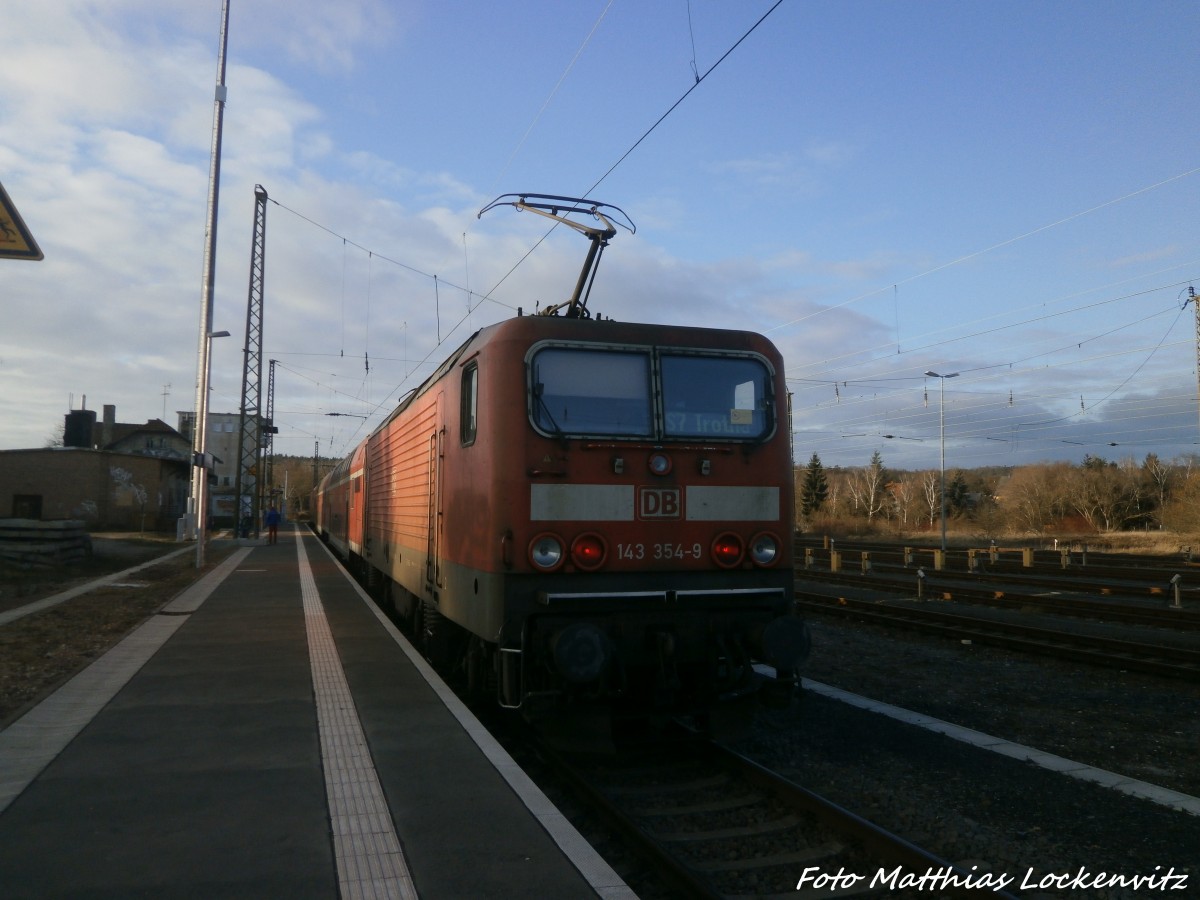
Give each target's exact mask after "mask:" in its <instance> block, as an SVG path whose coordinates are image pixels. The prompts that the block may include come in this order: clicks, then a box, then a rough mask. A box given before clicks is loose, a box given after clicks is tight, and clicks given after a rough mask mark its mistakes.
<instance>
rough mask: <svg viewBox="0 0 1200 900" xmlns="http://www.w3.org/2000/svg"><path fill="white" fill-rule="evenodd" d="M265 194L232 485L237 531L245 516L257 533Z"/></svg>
mask: <svg viewBox="0 0 1200 900" xmlns="http://www.w3.org/2000/svg"><path fill="white" fill-rule="evenodd" d="M266 251H267V191H266V188H264V187H263V186H262V185H261V184H256V185H255V186H254V234H253V236H252V237H251V239H250V291H249V295H248V298H247V301H246V344H245V347H244V348H243V350H242V353H243V357H244V359H243V362H242V407H241V432H240V434H239V435H238V468H237V480H236V482H235V484H234V496H235V497H237V517H238V521H237V523H236V526H237V528H239V529H241V527H242V522H243V521H244V520H245V517H246V516H249V517H250V530H252V531H253V532H254V534H255V535H256V536H257V535H258V533H259V524H258V521H259V508H260V507H259V490H258V485H259V483H260V481H259V478H260V474H261V473H262V465H261V457H262V438H263V421H262V340H263V287H264V282H265V280H266Z"/></svg>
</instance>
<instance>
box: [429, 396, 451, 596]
mask: <svg viewBox="0 0 1200 900" xmlns="http://www.w3.org/2000/svg"><path fill="white" fill-rule="evenodd" d="M444 399H445V394H443V393H439V394H438V396H437V411H436V413H435V417H434V423H433V434H431V435H430V436H429V498H428V500H429V518H428V522H427V523H426V524H427V532H428V537H427V540H426V548H425V591H426V593H427V594H430V595H431V596H433V597H435V598H436V597H437V589H438V588H439V587H441V586H442V561H441V551H442V521H443V518H444V517H443V516H442V459H443V455H442V454H443V448H442V439H443V437H444V435H445V431H446V428H445V420H444V417H443V410H444V405H445V404H444V403H443V402H442V401H443V400H444Z"/></svg>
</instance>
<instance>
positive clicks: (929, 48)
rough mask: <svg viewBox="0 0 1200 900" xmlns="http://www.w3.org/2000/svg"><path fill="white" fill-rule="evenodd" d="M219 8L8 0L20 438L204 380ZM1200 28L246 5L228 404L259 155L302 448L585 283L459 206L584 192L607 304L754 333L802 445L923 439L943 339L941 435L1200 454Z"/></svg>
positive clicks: (1156, 14) (488, 7)
mask: <svg viewBox="0 0 1200 900" xmlns="http://www.w3.org/2000/svg"><path fill="white" fill-rule="evenodd" d="M220 11H221V4H220V0H204V2H198V0H189V2H182V0H179V2H161V0H102V2H94V0H92V2H84V0H55V2H52V3H44V4H20V5H17V6H15V7H14V8H13V9H11V10H6V14H5V45H6V48H5V53H4V54H3V55H2V57H0V182H2V183H3V184H4V186H5V188H6V189H7V190H8V192H9V194H10V196H11V197H12V199H13V201H14V203H15V204H16V206H17V208H18V210H19V211H20V213H21V215H22V217H23V218H24V220H25V223H26V225H27V226H28V227H29V228H30V230H31V231H32V233H33V234H34V236H35V238H36V239H37V240H38V242H39V244H40V245H41V247H42V249H43V251H44V252H45V256H46V258H45V260H43V261H41V262H37V263H31V262H27V261H11V260H0V295H2V296H3V304H4V308H5V310H6V312H7V313H8V315H6V317H5V318H6V325H5V328H4V329H3V330H2V331H0V449H7V448H17V447H35V446H41V445H43V444H44V443H45V441H46V439H47V438H48V437H49V436H50V435H51V434H52V433H53V432H54V431H55V430H56V429H57V428H58V427H59V426H60V424H61V422H62V417H63V415H64V414H65V413H66V412H67V410H68V409H69V408H71V407H72V406H73V407H74V408H78V407H79V406H80V405H81V403H82V402H83V397H84V395H86V397H87V405H88V407H89V408H93V409H99V408H100V407H101V406H102V405H103V404H105V403H112V404H115V405H116V406H117V412H118V419H119V420H121V421H125V422H138V421H145V420H146V419H149V418H154V417H162V418H165V419H166V420H167V421H168V422H169V423H171V424H174V423H175V421H176V411H177V410H190V409H192V407H193V406H194V392H195V377H196V359H195V356H196V350H195V348H196V342H197V337H198V317H199V304H200V281H201V278H200V276H201V267H202V260H203V249H204V216H205V199H206V195H207V187H208V168H209V143H210V138H211V129H212V112H213V103H212V97H213V86H214V82H215V73H216V60H217V47H218V37H219V25H220ZM767 13H769V15H766V18H765V19H763V21H762V22H761V24H759V25H758V26H757V28H755V27H754V26H755V23H756V22H758V21H759V19H761V18H762V17H763V16H764V14H767ZM1198 25H1200V7H1197V6H1196V4H1195V3H1192V2H1155V0H1150V2H1124V3H1112V2H1108V3H1106V2H1098V3H1089V4H1078V3H1068V2H1036V3H1035V2H1009V3H1003V4H998V3H982V2H923V3H884V2H853V0H851V2H839V3H813V2H807V3H806V2H800V0H784V2H782V3H780V4H779V5H778V6H777V7H775V6H774V0H764V2H761V3H759V2H746V3H736V4H735V3H728V2H718V0H690V2H688V0H671V2H660V3H652V4H648V3H632V2H629V0H611V2H610V0H586V2H584V0H576V2H549V0H546V2H520V3H504V4H497V3H485V2H461V3H453V4H445V3H433V2H423V0H413V2H385V0H344V2H340V3H338V4H329V3H325V2H316V0H232V3H231V16H230V30H229V57H228V58H229V65H228V71H227V75H226V82H227V85H228V91H229V100H228V103H227V106H226V112H225V129H224V145H223V159H222V182H221V195H220V220H219V228H218V238H219V240H218V251H217V284H216V299H215V309H214V327H215V328H217V329H227V330H229V331H231V332H233V335H234V336H233V337H232V338H226V339H223V340H218V341H216V343H215V346H214V371H213V393H212V400H211V408H212V409H213V410H214V411H235V410H236V409H237V407H238V405H239V398H240V378H241V346H242V341H243V336H244V327H245V315H246V297H247V291H248V275H249V250H250V230H251V227H252V223H253V204H254V197H253V188H254V185H255V184H262V185H263V186H264V187H265V188H266V189H267V191H268V193H269V195H270V197H271V198H272V201H274V202H272V204H271V205H270V206H269V207H268V226H267V263H266V311H265V326H264V334H265V341H264V345H265V346H264V356H266V357H267V358H270V359H276V360H278V362H277V369H276V388H275V408H276V419H277V424H278V425H279V426H280V429H281V431H280V435H279V436H278V438H277V443H276V447H277V450H279V451H280V452H288V453H296V454H300V455H308V454H311V453H312V451H313V448H314V443H319V446H320V450H321V453H322V454H323V455H332V454H342V453H344V452H346V451H347V450H348V449H349V448H350V447H351V446H352V445H353V443H355V442H357V441H358V440H360V439H361V438H362V436H363V435H364V434H365V433H366V432H367V431H368V430H369V429H370V428H371V427H372V426H373V425H374V424H377V423H378V422H379V421H380V420H381V419H382V418H383V416H385V415H386V414H387V412H388V411H389V410H390V409H391V408H392V406H393V405H394V402H395V400H396V398H397V397H399V396H400V395H401V394H402V393H404V392H405V391H406V390H407V389H408V388H410V387H412V386H413V385H414V384H416V383H417V382H419V381H420V379H421V378H423V377H424V376H425V375H426V374H428V372H429V371H430V370H431V369H432V367H433V366H434V365H436V363H437V362H439V361H440V360H441V359H442V358H443V357H444V356H445V355H446V354H447V353H448V352H449V351H450V350H452V349H453V347H454V346H456V345H457V344H458V343H459V342H460V341H461V340H462V339H464V338H465V337H466V336H467V335H468V334H469V333H470V331H471V330H473V329H475V328H478V327H480V326H482V325H486V324H489V323H490V322H494V321H497V320H498V319H500V318H504V317H506V316H509V315H513V314H515V310H516V308H517V307H522V308H524V309H525V310H526V311H529V310H532V309H533V308H534V307H535V306H536V305H539V304H540V305H546V304H548V303H555V302H558V301H560V300H562V299H565V297H566V296H567V295H568V294H569V292H570V289H571V288H572V287H573V285H574V282H575V278H576V275H577V272H578V268H579V265H580V263H581V262H582V259H583V255H584V253H585V251H586V243H585V242H584V241H583V240H582V239H580V238H578V237H577V236H575V235H574V234H570V233H567V232H565V231H563V230H561V229H560V230H559V231H556V232H555V233H554V234H552V235H551V236H550V238H549V239H548V240H546V241H545V242H544V243H542V244H541V245H540V246H538V248H537V249H536V250H535V251H534V252H533V253H532V254H531V255H530V256H529V257H528V258H527V259H526V260H525V261H524V262H523V263H521V264H520V265H519V266H517V263H518V262H519V261H520V260H521V259H522V257H524V256H525V254H526V253H527V251H529V250H530V248H531V247H533V246H534V244H535V243H536V242H537V239H538V238H539V237H541V236H542V235H543V234H544V233H545V228H544V227H543V222H542V220H538V219H536V218H535V217H533V216H529V215H526V214H519V213H517V212H515V211H514V210H512V209H509V208H502V209H498V210H494V211H492V212H489V213H488V214H486V215H485V216H483V217H482V218H477V215H476V214H477V213H478V211H479V210H480V209H481V208H482V207H483V206H484V205H485V204H486V203H487V202H488V201H490V200H491V199H493V198H494V197H495V196H496V195H498V194H501V193H506V192H517V191H529V192H539V193H549V194H567V195H582V194H583V193H585V192H587V191H589V190H591V194H590V196H592V197H593V198H595V199H598V200H601V201H605V202H608V203H612V204H615V205H617V206H619V207H621V208H622V209H624V210H625V211H626V212H627V213H628V214H629V216H630V218H632V220H633V221H634V222H635V223H636V225H637V233H636V235H630V234H628V233H627V232H624V231H622V232H621V233H620V234H619V235H618V236H617V237H616V238H615V239H614V240H613V242H612V245H611V247H610V248H609V249H608V250H607V251H606V254H605V256H604V261H603V264H602V266H601V269H600V273H599V277H598V279H597V282H596V288H595V291H594V293H593V299H592V301H591V305H592V308H593V309H595V310H596V311H598V312H602V313H604V314H605V315H609V316H612V317H614V318H619V319H629V320H632V319H644V320H649V321H661V322H678V323H687V324H701V325H714V326H720V327H737V328H748V329H751V330H755V331H761V332H763V333H765V334H767V335H768V336H769V337H770V338H771V339H772V340H774V341H775V342H776V343H777V344H778V345H779V347H780V349H781V350H782V351H783V353H784V356H785V359H786V361H787V369H788V372H787V374H788V378H789V383H790V385H791V387H792V389H793V392H794V397H793V405H794V432H795V449H796V457H797V459H798V461H800V462H801V463H803V462H806V461H807V459H808V458H809V456H810V455H811V454H812V453H813V452H817V453H819V455H820V456H821V459H822V461H823V462H824V463H825V464H826V465H842V466H854V465H864V464H866V463H867V462H868V461H869V459H870V457H871V454H872V452H874V451H875V450H879V451H880V452H881V453H882V454H883V457H884V460H885V462H887V463H888V464H889V465H891V466H895V467H904V468H935V467H937V465H938V462H939V449H940V448H939V443H940V442H939V431H938V411H939V391H938V389H939V383H938V380H937V379H933V378H927V377H924V376H923V375H922V373H923V372H925V371H928V370H932V371H937V372H940V373H944V374H949V373H953V372H957V373H960V374H959V375H958V376H957V377H956V378H953V379H948V380H947V381H946V382H945V420H946V458H947V466H948V467H955V466H976V465H1019V464H1025V463H1032V462H1037V461H1040V460H1050V459H1068V460H1074V461H1079V460H1081V459H1082V458H1083V457H1084V455H1085V454H1092V455H1099V456H1103V457H1105V458H1108V459H1114V460H1115V459H1123V458H1133V459H1135V460H1138V461H1140V460H1141V459H1142V458H1144V456H1145V455H1146V454H1147V453H1150V452H1154V453H1157V454H1159V455H1160V456H1162V457H1164V458H1166V459H1174V458H1177V457H1181V456H1183V455H1187V454H1194V453H1196V452H1197V448H1198V446H1200V413H1198V407H1197V376H1196V319H1195V312H1194V305H1192V304H1188V303H1186V302H1185V301H1186V300H1187V296H1188V292H1187V289H1188V286H1189V285H1193V284H1195V283H1196V282H1197V281H1200V241H1198V240H1197V234H1200V229H1197V227H1196V215H1197V213H1196V211H1197V209H1200V151H1198V149H1197V148H1200V142H1197V140H1196V138H1195V127H1194V117H1195V110H1196V109H1197V108H1200V103H1198V102H1197V101H1198V99H1200V98H1198V97H1197V90H1196V79H1195V77H1194V45H1195V41H1196V37H1197V35H1198V34H1200V28H1198V27H1197V26H1198ZM752 29H753V30H752ZM748 32H749V34H747V33H748ZM743 37H744V40H742V42H741V43H740V44H738V41H739V40H740V39H742V38H743ZM735 44H736V45H737V46H736V49H732V51H731V48H734V46H735ZM730 51H731V52H730ZM727 52H728V55H727V56H725V54H726V53H727ZM722 57H724V58H723V59H722ZM718 62H719V64H718ZM699 76H703V79H702V80H701V81H700V82H699V83H698V84H697V78H698V77H699ZM689 89H691V91H690V93H687V92H688V91H689ZM685 93H687V96H686V98H685V99H683V100H682V102H680V103H679V105H678V106H677V107H676V108H675V109H674V110H673V111H672V112H671V114H670V115H669V116H667V118H666V119H665V120H664V121H662V122H661V124H659V125H658V126H657V127H656V128H654V130H653V131H652V132H651V133H650V134H649V135H648V136H646V137H645V139H644V140H643V141H642V142H641V143H640V144H638V145H637V147H636V149H634V150H633V151H632V152H630V153H629V155H628V156H627V157H626V158H625V159H624V160H623V161H621V162H620V164H619V165H617V166H616V168H615V169H613V166H614V164H616V163H617V162H618V160H621V157H622V155H623V154H625V153H626V152H627V151H629V150H630V148H631V147H634V145H635V144H636V143H637V142H638V140H639V138H642V136H643V135H644V134H646V132H647V130H648V129H650V128H651V126H653V125H654V123H655V122H656V121H657V120H658V119H659V117H660V116H662V115H663V114H664V113H666V112H667V111H668V110H669V109H670V108H671V107H672V105H673V104H675V103H676V101H679V100H680V98H681V97H683V96H684V94H685ZM610 170H611V171H610ZM514 266H517V267H516V268H515V270H514V269H513V267H514ZM510 270H511V274H509V273H510ZM435 275H436V276H437V278H436V280H435V279H434V277H433V276H435ZM17 311H19V315H15V313H16V312H17ZM168 385H169V387H167V386H168ZM330 412H338V413H343V414H348V415H342V416H329V415H327V413H330ZM355 416H365V417H366V418H364V419H358V418H355ZM889 434H890V435H892V437H890V438H888V437H886V435H889Z"/></svg>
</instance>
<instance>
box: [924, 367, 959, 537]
mask: <svg viewBox="0 0 1200 900" xmlns="http://www.w3.org/2000/svg"><path fill="white" fill-rule="evenodd" d="M925 375H926V376H927V377H929V378H936V379H937V380H938V432H939V433H940V435H941V444H942V487H941V494H942V553H945V552H946V379H947V378H957V377H958V373H957V372H950V373H949V374H947V375H939V374H938V373H937V372H926V373H925Z"/></svg>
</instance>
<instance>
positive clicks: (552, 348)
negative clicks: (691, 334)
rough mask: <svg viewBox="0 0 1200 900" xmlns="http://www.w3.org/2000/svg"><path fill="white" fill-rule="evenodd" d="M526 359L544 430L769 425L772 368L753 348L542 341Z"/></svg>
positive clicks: (663, 434)
mask: <svg viewBox="0 0 1200 900" xmlns="http://www.w3.org/2000/svg"><path fill="white" fill-rule="evenodd" d="M528 360H529V370H528V372H529V396H528V404H529V418H530V421H531V422H532V423H533V425H534V427H535V428H537V430H538V431H540V432H541V433H542V434H546V435H553V436H560V435H579V436H588V437H616V438H630V439H637V438H649V439H653V440H669V439H675V440H696V439H703V440H727V441H761V440H765V439H766V438H767V437H769V436H770V435H771V434H772V433H773V431H774V429H775V421H774V417H773V416H772V408H771V404H772V402H773V395H772V378H773V372H772V370H771V367H770V365H769V364H768V363H767V362H766V360H764V359H763V358H762V357H761V356H759V355H757V354H749V353H736V352H730V353H720V352H715V351H702V350H691V351H686V350H676V349H668V348H656V349H652V348H649V347H647V348H645V349H640V348H638V349H630V348H626V347H613V348H611V349H592V348H590V347H584V346H579V345H574V346H560V345H553V344H546V345H541V346H539V347H535V348H534V350H533V351H531V353H530V355H529V357H528Z"/></svg>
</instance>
